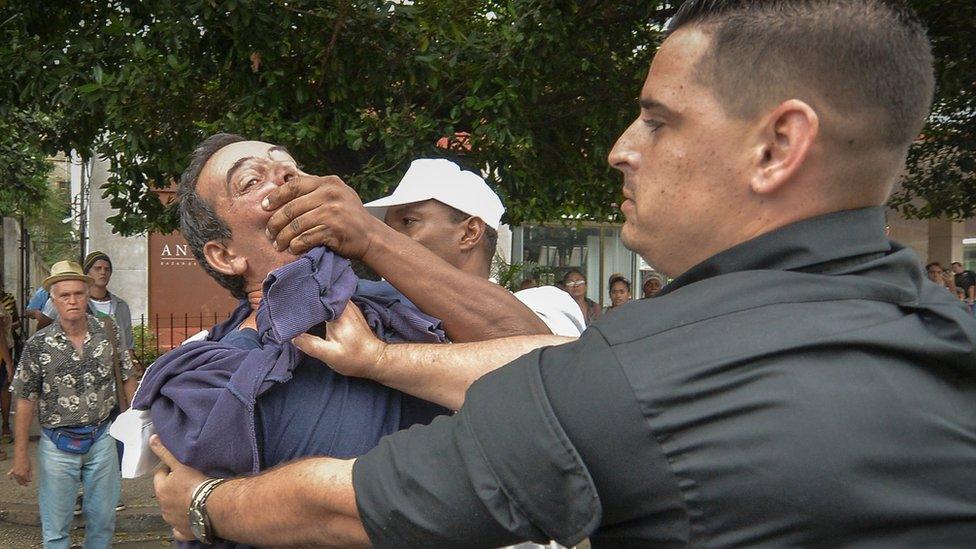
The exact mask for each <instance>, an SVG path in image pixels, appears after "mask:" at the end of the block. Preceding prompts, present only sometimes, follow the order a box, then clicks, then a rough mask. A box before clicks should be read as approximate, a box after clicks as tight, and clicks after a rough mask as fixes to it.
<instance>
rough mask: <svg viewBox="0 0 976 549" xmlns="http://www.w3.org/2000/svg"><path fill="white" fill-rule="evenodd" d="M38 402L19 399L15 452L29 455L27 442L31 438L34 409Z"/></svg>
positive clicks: (15, 427)
mask: <svg viewBox="0 0 976 549" xmlns="http://www.w3.org/2000/svg"><path fill="white" fill-rule="evenodd" d="M36 407H37V403H36V402H34V401H33V400H28V399H26V398H18V399H17V415H16V419H15V421H14V453H15V454H21V455H24V456H26V455H27V444H28V441H29V440H30V426H31V421H33V420H34V409H35V408H36Z"/></svg>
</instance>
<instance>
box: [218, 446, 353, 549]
mask: <svg viewBox="0 0 976 549" xmlns="http://www.w3.org/2000/svg"><path fill="white" fill-rule="evenodd" d="M354 462H355V460H339V459H334V458H311V459H305V460H301V461H296V462H293V463H290V464H287V465H284V466H282V467H278V468H275V469H272V470H270V471H268V472H266V473H263V474H261V475H258V476H255V477H249V478H242V479H236V480H232V481H229V482H227V483H224V484H222V485H220V486H218V487H217V489H216V490H215V491H214V493H213V494H212V495H211V496H210V498H209V499H208V500H207V510H208V513H209V515H210V520H211V523H212V525H213V528H214V532H215V533H216V535H217V537H219V538H221V539H229V540H232V541H236V542H239V543H246V544H248V545H255V546H276V547H288V546H292V547H293V546H316V547H357V546H360V547H361V546H368V545H369V538H368V537H367V536H366V531H365V530H364V529H363V526H362V523H361V522H360V520H359V512H358V510H357V509H356V496H355V492H354V491H353V486H352V466H353V463H354ZM256 502H259V504H255V503H256Z"/></svg>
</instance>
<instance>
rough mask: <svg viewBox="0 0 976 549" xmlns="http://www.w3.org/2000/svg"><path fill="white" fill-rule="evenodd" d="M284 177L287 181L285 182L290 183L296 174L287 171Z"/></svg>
mask: <svg viewBox="0 0 976 549" xmlns="http://www.w3.org/2000/svg"><path fill="white" fill-rule="evenodd" d="M282 179H283V180H284V182H285V183H288V182H289V181H291V180H292V179H295V174H292V173H286V174H285V177H284V178H282Z"/></svg>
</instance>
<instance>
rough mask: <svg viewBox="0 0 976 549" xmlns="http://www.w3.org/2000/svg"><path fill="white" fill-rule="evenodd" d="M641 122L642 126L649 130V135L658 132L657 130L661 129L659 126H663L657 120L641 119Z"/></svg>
mask: <svg viewBox="0 0 976 549" xmlns="http://www.w3.org/2000/svg"><path fill="white" fill-rule="evenodd" d="M642 120H643V122H644V125H646V126H647V127H648V128H650V129H651V133H654V132H656V131H658V130H659V129H661V126H663V125H664V122H660V121H658V120H646V119H642Z"/></svg>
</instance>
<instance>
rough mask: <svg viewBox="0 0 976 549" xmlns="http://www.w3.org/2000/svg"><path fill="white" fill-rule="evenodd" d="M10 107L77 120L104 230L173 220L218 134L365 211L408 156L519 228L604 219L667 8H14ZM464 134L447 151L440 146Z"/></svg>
mask: <svg viewBox="0 0 976 549" xmlns="http://www.w3.org/2000/svg"><path fill="white" fill-rule="evenodd" d="M3 12H4V13H3V14H2V15H0V21H3V23H2V25H3V26H2V32H3V35H4V36H3V39H4V42H5V45H2V46H0V63H2V64H3V65H4V66H7V67H10V70H11V71H12V72H13V74H12V79H11V80H12V81H15V82H16V83H17V85H15V86H2V85H0V88H2V89H3V91H2V95H0V103H2V104H4V105H35V104H38V102H40V103H41V105H42V106H43V108H44V109H48V110H52V111H57V112H60V113H63V114H62V116H63V120H62V123H61V125H60V129H61V130H62V131H61V132H59V134H58V135H57V136H55V139H53V140H52V141H51V143H50V145H51V146H53V147H56V148H60V149H68V148H75V149H78V150H79V151H82V153H83V154H101V155H104V156H106V157H107V158H109V159H111V162H112V171H113V172H114V173H115V174H116V177H115V178H114V179H113V180H112V181H110V183H109V184H108V185H107V186H106V187H105V188H104V192H105V193H106V194H107V195H108V196H110V197H111V198H112V205H113V206H115V207H116V208H118V209H119V210H120V214H119V215H118V216H117V217H114V218H112V219H110V222H111V223H112V224H113V225H114V226H115V227H116V229H117V230H119V231H121V232H123V233H126V234H131V233H136V232H140V231H142V230H145V229H155V228H166V227H169V226H171V223H172V221H173V220H172V212H171V209H166V208H165V207H164V206H165V205H163V204H160V202H159V200H158V199H157V198H156V196H155V195H154V194H153V193H150V192H147V191H148V190H149V189H150V188H151V187H153V186H166V185H168V184H170V183H171V182H172V181H173V180H174V178H175V177H176V176H177V175H178V174H179V173H180V171H181V170H182V168H183V167H184V165H185V163H186V158H187V155H188V154H189V152H190V151H191V150H192V147H193V145H194V144H195V143H196V142H198V141H199V140H200V139H201V138H202V137H203V136H205V135H207V134H209V133H212V132H216V131H230V132H237V133H241V134H243V135H246V136H253V137H254V138H259V139H262V140H265V141H270V142H275V143H281V144H284V145H286V146H287V147H289V149H290V150H291V151H292V153H293V154H294V155H295V156H296V158H298V159H300V161H302V162H303V163H304V168H305V169H306V171H309V172H311V173H320V174H327V173H336V174H339V175H340V176H342V177H344V178H345V179H346V180H347V181H349V182H350V183H351V184H352V185H354V186H355V187H356V188H357V189H358V190H359V191H360V193H361V194H362V195H363V197H364V198H365V199H369V198H372V197H375V196H377V195H379V194H380V193H383V192H386V191H387V189H388V188H389V187H390V185H391V184H393V183H395V182H396V181H397V179H398V178H399V176H400V175H402V173H403V172H404V171H405V169H406V166H407V164H408V162H409V160H410V159H411V158H415V157H418V156H422V155H441V156H444V155H445V154H447V155H455V156H458V157H461V159H462V161H463V163H465V164H466V165H468V166H469V167H472V168H480V169H485V170H486V171H487V173H489V174H490V178H491V179H493V181H491V183H492V184H494V185H495V186H496V187H497V188H499V190H500V194H502V195H503V198H505V199H506V201H507V203H508V205H509V216H508V219H509V220H510V221H513V222H518V221H520V220H523V219H552V218H558V217H559V216H560V215H562V214H570V215H573V214H579V213H586V214H587V215H590V216H595V217H598V218H606V217H607V216H610V215H612V214H613V212H614V209H613V207H612V206H611V204H610V202H613V201H614V200H613V199H612V198H611V199H607V197H613V196H616V195H617V193H619V178H618V177H615V176H613V175H612V174H611V173H610V169H609V168H608V166H607V165H606V161H605V158H606V154H607V152H608V150H609V147H610V146H611V145H612V144H613V141H614V139H615V137H616V136H617V135H618V134H619V132H620V131H621V130H622V129H623V127H625V126H626V125H627V124H628V123H629V121H630V120H631V119H632V117H633V116H634V114H635V112H636V106H635V102H634V99H635V96H636V92H637V90H638V89H639V83H640V81H641V79H642V77H643V75H644V73H645V71H646V66H647V60H648V56H649V52H648V51H647V49H646V46H647V44H648V43H649V41H650V40H651V39H652V38H653V36H654V30H653V29H654V21H655V18H654V15H655V11H654V3H653V2H624V3H618V2H601V1H587V2H555V1H548V2H538V1H534V0H532V1H530V0H512V1H504V2H503V1H497V2H490V1H489V2H485V1H478V2H473V1H463V0H462V1H455V0H429V1H424V2H416V3H410V2H390V1H372V2H353V1H342V0H337V1H334V2H318V1H288V2H285V1H277V2H267V1H266V0H262V1H257V0H254V1H250V0H236V1H234V0H228V1H225V2H216V1H208V0H204V1H201V0H196V1H193V0H189V1H182V2H171V1H169V0H146V1H142V2H112V1H106V0H79V1H75V2H64V3H54V4H52V3H50V2H46V3H44V4H43V5H42V4H40V3H38V4H37V5H36V6H33V9H24V7H23V6H20V8H19V9H15V8H13V7H12V6H8V7H7V8H6V9H5V10H3ZM442 138H449V139H450V146H451V147H452V150H450V151H445V150H444V149H440V148H438V147H437V146H436V145H437V143H438V141H439V140H441V139H442Z"/></svg>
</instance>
